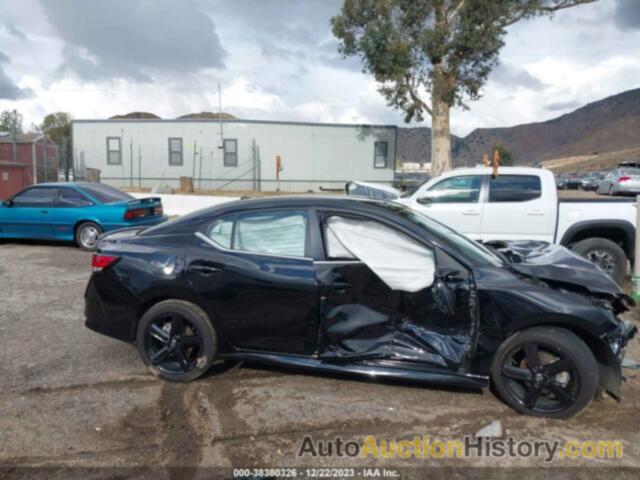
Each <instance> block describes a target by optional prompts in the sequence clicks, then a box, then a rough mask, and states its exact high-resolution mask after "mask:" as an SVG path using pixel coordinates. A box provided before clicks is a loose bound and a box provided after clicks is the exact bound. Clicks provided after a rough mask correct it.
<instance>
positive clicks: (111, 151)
mask: <svg viewBox="0 0 640 480" xmlns="http://www.w3.org/2000/svg"><path fill="white" fill-rule="evenodd" d="M107 165H122V149H121V145H120V137H107Z"/></svg>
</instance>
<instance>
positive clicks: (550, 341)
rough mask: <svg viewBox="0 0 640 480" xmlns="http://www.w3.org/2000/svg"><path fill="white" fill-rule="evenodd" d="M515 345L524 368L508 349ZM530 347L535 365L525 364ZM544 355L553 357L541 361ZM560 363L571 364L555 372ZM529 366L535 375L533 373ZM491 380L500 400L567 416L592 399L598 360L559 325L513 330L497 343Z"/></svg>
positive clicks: (545, 413)
mask: <svg viewBox="0 0 640 480" xmlns="http://www.w3.org/2000/svg"><path fill="white" fill-rule="evenodd" d="M519 349H523V350H524V353H523V355H524V357H523V360H521V361H520V362H521V363H522V364H524V365H527V366H526V367H522V365H520V366H517V365H518V363H515V365H514V361H515V362H517V358H518V357H517V356H515V355H514V353H513V352H519V351H520V350H519ZM530 350H532V351H535V352H536V355H537V357H538V359H539V360H540V361H539V362H538V366H536V367H530V366H529V365H528V364H527V362H528V358H529V354H528V353H526V352H528V351H530ZM548 352H553V353H552V354H549V353H548ZM512 355H513V356H512ZM543 355H552V356H554V357H555V356H557V358H554V359H553V360H551V361H550V362H544V361H543V360H542V359H543ZM532 356H533V355H532ZM559 362H565V363H566V364H567V365H569V366H570V367H567V369H561V370H560V371H558V370H557V365H558V364H559ZM531 363H532V365H533V363H534V362H531ZM554 366H556V368H555V370H554ZM531 368H533V370H534V371H536V372H538V373H532V371H531ZM526 372H528V379H526V380H525V379H523V378H524V377H522V375H523V374H524V373H526ZM545 372H546V373H545ZM549 372H551V373H549ZM556 372H557V373H556ZM561 376H562V378H561V379H559V377H561ZM516 377H517V378H516ZM521 377H522V378H521ZM539 378H542V380H539ZM491 380H492V382H493V386H494V387H495V390H496V392H497V393H498V395H499V396H500V398H502V400H503V401H504V402H505V403H507V404H508V405H509V406H511V407H512V408H513V409H515V410H517V411H518V412H520V413H524V414H528V415H534V416H539V417H547V418H557V419H566V418H571V417H573V416H575V415H577V414H579V413H580V412H581V411H582V410H584V409H585V408H586V407H587V405H589V403H590V402H591V400H592V399H593V398H594V395H595V393H596V391H597V389H598V383H599V374H598V363H597V362H596V360H595V358H594V356H593V353H592V352H591V350H590V349H589V347H587V345H586V344H585V343H584V342H583V341H582V339H580V338H579V337H578V336H577V335H575V334H574V333H572V332H570V331H568V330H565V329H564V328H559V327H534V328H529V329H527V330H522V331H520V332H517V333H515V334H514V335H512V336H511V337H509V338H508V339H507V340H505V341H504V342H503V343H502V345H500V347H499V348H498V351H497V352H496V353H495V355H494V358H493V363H492V367H491ZM545 382H547V383H545ZM561 382H565V383H566V385H562V383H561ZM530 392H534V393H532V394H530ZM536 392H538V393H537V395H536ZM562 392H564V393H562ZM559 393H562V394H559ZM534 397H535V399H534ZM532 399H533V406H531V401H532Z"/></svg>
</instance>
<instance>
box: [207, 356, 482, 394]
mask: <svg viewBox="0 0 640 480" xmlns="http://www.w3.org/2000/svg"><path fill="white" fill-rule="evenodd" d="M218 358H224V359H229V360H238V361H240V360H244V361H248V362H256V363H264V364H269V365H276V366H283V367H294V368H301V369H305V370H314V371H317V372H323V373H337V374H356V375H363V376H367V377H370V378H376V377H378V378H382V379H397V380H405V381H410V382H416V383H431V384H436V385H446V386H449V387H460V388H485V387H487V385H488V384H489V377H486V376H482V375H471V374H462V373H456V372H442V371H436V370H429V369H427V368H425V367H422V368H412V367H400V366H388V365H380V364H376V363H374V362H352V363H339V364H336V363H330V362H326V361H323V360H320V359H317V358H312V357H304V356H299V355H281V354H277V353H262V352H233V353H227V354H222V355H219V356H218Z"/></svg>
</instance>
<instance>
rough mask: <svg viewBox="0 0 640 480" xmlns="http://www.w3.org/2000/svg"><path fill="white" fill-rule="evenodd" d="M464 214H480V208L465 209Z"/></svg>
mask: <svg viewBox="0 0 640 480" xmlns="http://www.w3.org/2000/svg"><path fill="white" fill-rule="evenodd" d="M462 214H463V215H480V210H463V211H462Z"/></svg>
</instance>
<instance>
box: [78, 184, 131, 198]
mask: <svg viewBox="0 0 640 480" xmlns="http://www.w3.org/2000/svg"><path fill="white" fill-rule="evenodd" d="M79 187H80V188H82V189H83V190H84V191H85V192H87V193H88V194H89V195H91V196H92V197H93V198H95V199H96V200H98V201H99V202H100V203H111V202H122V201H123V200H124V201H129V200H134V197H133V196H131V195H129V194H128V193H127V192H123V191H122V190H118V189H117V188H114V187H110V186H109V185H104V184H102V183H85V184H82V185H79Z"/></svg>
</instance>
